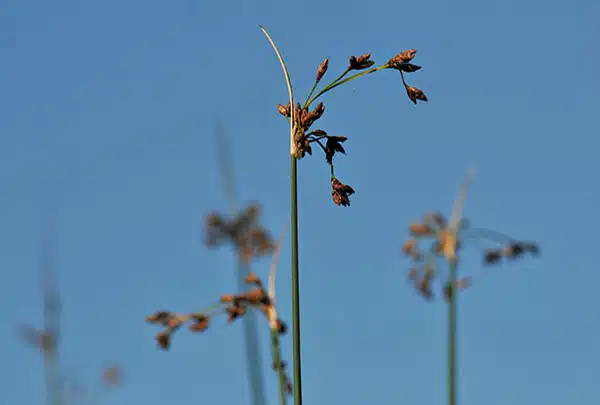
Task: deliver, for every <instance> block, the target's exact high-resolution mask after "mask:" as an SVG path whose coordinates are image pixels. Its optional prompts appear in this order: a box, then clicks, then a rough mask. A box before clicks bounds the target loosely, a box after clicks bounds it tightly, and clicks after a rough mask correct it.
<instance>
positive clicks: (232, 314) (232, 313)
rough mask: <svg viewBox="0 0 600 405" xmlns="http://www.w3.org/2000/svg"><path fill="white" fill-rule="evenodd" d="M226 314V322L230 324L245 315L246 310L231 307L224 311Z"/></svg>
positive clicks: (239, 307)
mask: <svg viewBox="0 0 600 405" xmlns="http://www.w3.org/2000/svg"><path fill="white" fill-rule="evenodd" d="M226 311H227V313H228V315H229V316H228V317H227V321H228V322H229V323H232V322H233V321H235V320H236V319H237V318H239V317H241V316H243V315H244V314H245V313H246V308H245V307H242V306H237V305H232V306H230V307H228V308H227V309H226Z"/></svg>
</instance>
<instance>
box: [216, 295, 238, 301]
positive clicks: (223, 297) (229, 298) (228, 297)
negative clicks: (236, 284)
mask: <svg viewBox="0 0 600 405" xmlns="http://www.w3.org/2000/svg"><path fill="white" fill-rule="evenodd" d="M219 300H220V301H221V302H233V301H234V300H235V296H234V295H233V294H223V295H221V298H220V299H219Z"/></svg>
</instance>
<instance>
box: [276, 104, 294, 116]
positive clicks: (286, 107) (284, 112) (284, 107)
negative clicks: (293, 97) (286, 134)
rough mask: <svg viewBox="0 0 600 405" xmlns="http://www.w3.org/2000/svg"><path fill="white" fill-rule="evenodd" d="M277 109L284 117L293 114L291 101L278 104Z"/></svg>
mask: <svg viewBox="0 0 600 405" xmlns="http://www.w3.org/2000/svg"><path fill="white" fill-rule="evenodd" d="M277 111H279V114H281V115H283V116H284V117H289V116H290V115H291V111H290V103H287V105H281V104H277Z"/></svg>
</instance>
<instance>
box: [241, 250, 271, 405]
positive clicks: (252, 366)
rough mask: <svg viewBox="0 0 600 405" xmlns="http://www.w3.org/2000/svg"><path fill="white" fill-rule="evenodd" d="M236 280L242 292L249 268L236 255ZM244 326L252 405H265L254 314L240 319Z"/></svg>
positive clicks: (249, 313)
mask: <svg viewBox="0 0 600 405" xmlns="http://www.w3.org/2000/svg"><path fill="white" fill-rule="evenodd" d="M237 260H238V266H237V279H238V289H239V291H243V289H244V288H245V287H246V284H245V282H244V279H245V278H246V276H247V275H248V274H249V273H250V266H249V265H246V264H245V263H244V260H243V259H242V258H241V256H239V255H238V259H237ZM242 322H243V324H244V346H245V349H246V367H247V372H248V377H249V382H250V391H251V395H252V405H266V398H265V387H264V382H263V374H262V356H261V355H260V346H259V344H258V330H257V327H256V314H255V313H254V312H253V311H249V312H248V313H247V314H246V315H245V316H244V317H243V319H242Z"/></svg>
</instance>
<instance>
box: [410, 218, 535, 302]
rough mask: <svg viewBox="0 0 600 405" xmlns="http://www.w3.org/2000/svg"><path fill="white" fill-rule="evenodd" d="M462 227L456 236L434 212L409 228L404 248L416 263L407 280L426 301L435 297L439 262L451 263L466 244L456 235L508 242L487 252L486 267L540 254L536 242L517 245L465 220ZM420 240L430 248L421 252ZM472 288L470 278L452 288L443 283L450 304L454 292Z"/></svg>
mask: <svg viewBox="0 0 600 405" xmlns="http://www.w3.org/2000/svg"><path fill="white" fill-rule="evenodd" d="M459 225H460V226H459V229H458V230H457V232H456V233H455V232H453V231H451V230H450V229H449V226H448V223H447V221H446V219H445V218H444V216H443V215H442V214H440V213H439V212H435V213H427V214H425V215H424V217H423V220H422V221H420V222H415V223H412V224H410V226H409V227H408V229H409V234H410V237H409V239H408V240H407V241H406V242H405V243H404V245H403V246H402V252H403V253H404V255H406V256H407V257H409V258H410V259H411V261H412V262H413V267H411V269H410V271H409V274H408V278H409V280H410V281H411V282H412V283H413V285H414V287H415V288H416V290H417V291H418V292H419V293H420V294H421V295H422V296H423V297H425V298H426V299H431V298H432V297H433V292H432V282H433V280H434V279H435V276H436V270H435V263H436V261H437V259H438V258H440V257H442V258H445V259H446V260H448V257H449V251H453V252H456V251H458V250H460V249H461V248H462V246H463V245H464V240H461V239H458V240H457V239H456V234H458V235H459V237H461V238H462V237H463V236H464V238H467V237H477V238H480V239H487V240H492V239H493V240H494V241H496V242H497V241H498V239H499V237H502V238H504V239H506V240H507V241H508V242H507V243H506V245H505V246H504V247H502V248H494V249H487V250H485V252H484V262H485V263H487V264H492V263H496V262H498V261H499V260H500V259H502V258H517V257H521V256H523V255H524V254H525V253H526V252H529V253H532V254H534V255H537V254H538V253H539V248H538V246H537V245H536V244H535V243H532V242H515V241H513V240H512V239H510V238H509V237H506V236H504V235H502V234H500V233H499V232H494V231H488V230H484V229H474V228H470V226H469V224H468V221H466V220H463V221H462V222H461V223H460V224H459ZM491 236H493V238H492V237H491ZM464 238H462V239H464ZM421 240H429V241H432V243H431V244H430V247H429V249H427V250H421V249H420V248H419V242H420V241H421ZM451 256H452V257H454V255H451ZM470 285H471V278H470V277H465V278H460V279H458V280H455V281H454V285H453V286H452V285H451V284H450V281H449V280H448V281H446V282H445V283H444V288H443V293H444V297H445V298H446V300H447V301H450V300H451V299H452V293H453V291H454V290H463V289H465V288H467V287H469V286H470ZM452 287H453V288H452Z"/></svg>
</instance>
